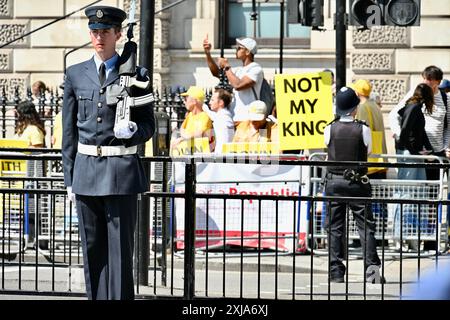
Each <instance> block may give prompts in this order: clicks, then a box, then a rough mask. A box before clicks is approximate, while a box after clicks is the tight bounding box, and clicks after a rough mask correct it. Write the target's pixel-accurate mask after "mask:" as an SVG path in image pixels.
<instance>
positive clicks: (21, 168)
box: [0, 139, 29, 176]
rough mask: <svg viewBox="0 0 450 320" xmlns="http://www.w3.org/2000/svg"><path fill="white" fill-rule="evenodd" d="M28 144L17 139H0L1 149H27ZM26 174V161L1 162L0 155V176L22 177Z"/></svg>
mask: <svg viewBox="0 0 450 320" xmlns="http://www.w3.org/2000/svg"><path fill="white" fill-rule="evenodd" d="M28 147H29V146H28V142H27V141H25V140H19V139H0V151H1V148H28ZM26 173H27V161H26V160H14V159H12V160H2V159H1V155H0V176H14V175H18V176H23V175H25V174H26Z"/></svg>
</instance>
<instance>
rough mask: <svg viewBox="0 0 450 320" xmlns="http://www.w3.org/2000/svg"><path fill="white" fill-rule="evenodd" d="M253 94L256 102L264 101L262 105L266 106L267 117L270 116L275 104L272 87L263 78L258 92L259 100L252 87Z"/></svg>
mask: <svg viewBox="0 0 450 320" xmlns="http://www.w3.org/2000/svg"><path fill="white" fill-rule="evenodd" d="M252 91H253V94H254V95H255V99H256V100H261V101H264V103H265V104H266V106H267V115H270V114H272V108H273V105H274V102H275V99H274V96H273V92H272V87H271V86H270V84H269V82H267V80H266V79H264V78H263V80H262V83H261V90H260V91H259V99H258V95H257V94H256V91H255V88H254V87H252Z"/></svg>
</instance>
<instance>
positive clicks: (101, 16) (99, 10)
mask: <svg viewBox="0 0 450 320" xmlns="http://www.w3.org/2000/svg"><path fill="white" fill-rule="evenodd" d="M95 15H96V16H97V18H99V19H101V18H103V11H102V10H101V9H98V10H97V12H96V13H95Z"/></svg>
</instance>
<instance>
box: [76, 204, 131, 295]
mask: <svg viewBox="0 0 450 320" xmlns="http://www.w3.org/2000/svg"><path fill="white" fill-rule="evenodd" d="M76 199H77V201H76V203H77V213H78V219H79V231H80V235H81V243H82V247H83V259H84V275H85V282H86V292H87V295H88V298H89V299H90V300H132V299H134V283H133V248H134V229H135V226H136V215H137V213H136V210H137V195H115V196H103V197H90V196H80V195H77V196H76Z"/></svg>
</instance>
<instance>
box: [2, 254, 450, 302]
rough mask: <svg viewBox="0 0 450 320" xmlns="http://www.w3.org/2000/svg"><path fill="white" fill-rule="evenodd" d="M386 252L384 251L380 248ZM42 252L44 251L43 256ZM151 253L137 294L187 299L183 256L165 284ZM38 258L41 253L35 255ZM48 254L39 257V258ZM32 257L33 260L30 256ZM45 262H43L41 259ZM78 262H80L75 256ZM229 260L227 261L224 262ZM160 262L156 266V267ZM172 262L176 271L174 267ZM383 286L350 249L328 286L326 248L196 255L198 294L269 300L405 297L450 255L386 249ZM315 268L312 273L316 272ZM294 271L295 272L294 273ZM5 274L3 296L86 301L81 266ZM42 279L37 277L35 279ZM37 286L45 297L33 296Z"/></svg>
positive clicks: (15, 268)
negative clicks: (371, 280) (344, 274)
mask: <svg viewBox="0 0 450 320" xmlns="http://www.w3.org/2000/svg"><path fill="white" fill-rule="evenodd" d="M379 253H380V255H381V252H379ZM42 254H43V253H42V252H41V253H40V255H42ZM153 257H154V255H152V256H151V261H150V270H149V274H148V278H149V279H148V281H149V285H148V286H139V287H138V288H137V293H138V294H139V295H142V296H143V297H145V296H154V295H157V296H164V297H178V298H182V297H183V288H184V282H183V280H184V269H183V267H184V257H183V254H182V253H176V254H174V255H173V261H172V256H171V255H170V254H169V255H168V257H167V258H168V260H167V267H168V269H167V272H166V275H165V276H166V283H163V276H164V275H163V273H162V272H161V266H160V262H161V260H160V259H157V261H156V263H155V261H154V260H153ZM32 258H33V259H35V258H36V257H35V256H33V257H32ZM44 258H45V257H41V256H40V257H39V259H38V260H40V259H44ZM31 260H32V259H31ZM42 261H43V260H42ZM73 261H76V260H75V259H73ZM224 261H225V264H224ZM155 265H156V269H154V266H155ZM172 265H173V269H171V267H172ZM383 267H384V268H383V269H384V276H385V278H386V280H387V283H386V284H385V285H384V286H381V285H371V284H366V285H365V286H364V278H363V260H362V259H361V257H360V252H359V251H358V250H357V249H356V250H352V251H350V253H349V261H348V269H347V270H348V278H346V283H344V284H334V283H332V284H331V286H330V287H329V286H328V256H327V254H326V251H316V253H315V254H314V255H310V254H305V255H290V254H279V255H278V256H275V255H274V254H273V253H267V252H265V253H261V255H260V256H258V255H257V254H256V253H249V252H245V253H243V254H242V256H241V254H240V253H239V252H226V253H225V257H224V256H223V253H222V252H216V253H209V254H208V257H206V255H205V254H204V253H202V252H198V253H197V254H196V273H195V289H196V296H198V297H206V296H208V297H232V298H240V297H243V298H266V299H275V298H277V299H292V298H294V299H299V300H310V299H329V298H330V299H345V298H349V299H376V300H380V299H394V300H398V299H399V297H400V295H403V296H407V295H408V294H409V293H410V292H412V291H413V290H414V288H415V286H416V285H417V280H418V278H419V277H423V276H424V275H425V274H426V273H427V272H428V271H429V270H435V269H437V270H439V269H440V268H449V267H450V256H448V255H440V256H438V257H437V259H436V257H435V256H433V255H432V254H428V255H425V254H422V256H421V257H420V259H419V258H418V257H417V254H415V253H411V252H410V253H404V254H403V256H402V260H400V256H399V254H398V253H395V252H392V251H391V252H385V259H384V266H383ZM311 268H312V270H313V276H311ZM293 270H295V272H293ZM2 274H4V279H3V278H2V277H0V279H1V281H2V283H4V285H3V287H4V288H5V289H6V290H17V289H18V288H19V277H20V284H21V290H25V291H24V292H23V293H24V294H21V295H17V294H16V293H14V294H5V292H3V293H1V292H0V293H1V294H0V300H10V299H18V300H34V299H43V300H66V299H85V298H84V297H83V296H82V295H83V292H84V279H83V271H82V268H81V265H74V266H73V267H72V268H67V267H60V266H58V265H56V266H55V267H52V266H51V265H43V264H41V265H40V266H39V267H38V268H36V266H35V265H32V264H27V265H23V266H19V265H17V264H16V265H5V267H4V272H2V266H1V260H0V276H1V275H2ZM36 279H37V281H36ZM36 287H37V289H38V290H39V291H40V292H41V295H38V296H35V295H33V294H32V292H33V291H35V290H36ZM52 290H54V291H60V292H68V291H69V290H70V292H72V293H75V294H77V296H75V297H73V296H55V295H46V294H45V292H46V291H47V292H48V291H52Z"/></svg>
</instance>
